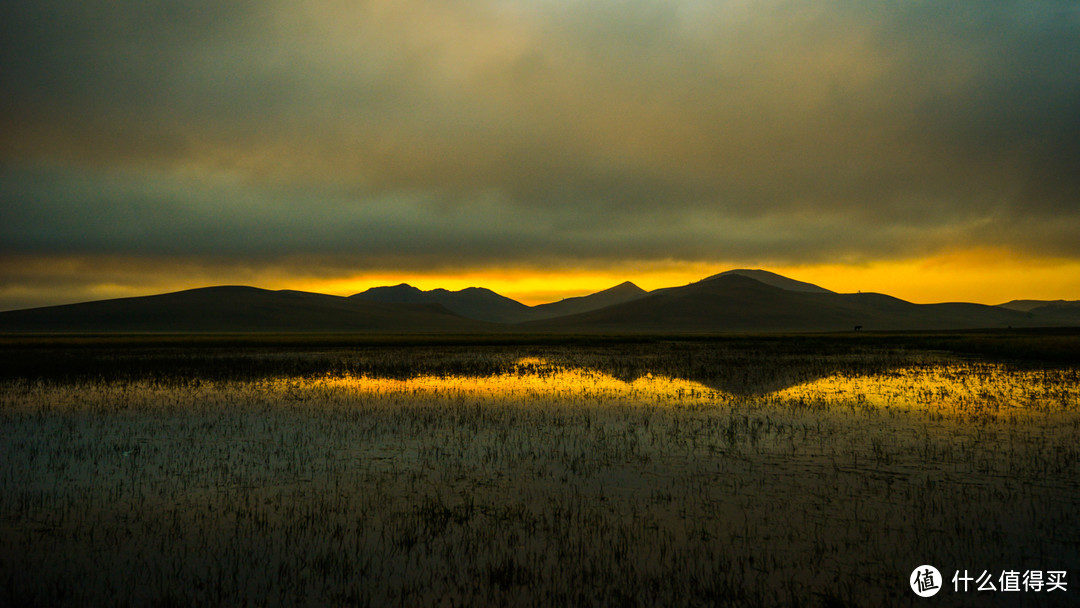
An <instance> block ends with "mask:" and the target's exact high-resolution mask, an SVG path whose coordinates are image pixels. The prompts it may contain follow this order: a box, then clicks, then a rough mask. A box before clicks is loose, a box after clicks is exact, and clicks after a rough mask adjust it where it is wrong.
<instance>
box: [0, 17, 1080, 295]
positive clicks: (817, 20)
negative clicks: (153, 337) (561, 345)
mask: <svg viewBox="0 0 1080 608" xmlns="http://www.w3.org/2000/svg"><path fill="white" fill-rule="evenodd" d="M24 4H25V3H24ZM170 6H172V7H173V8H171V9H170V11H169V14H168V18H167V19H165V18H162V16H161V15H159V14H158V13H157V12H156V11H158V9H156V8H152V7H149V8H148V7H145V6H143V5H141V4H139V3H136V2H132V1H130V0H121V1H119V2H101V1H100V0H91V1H90V2H84V3H79V7H78V8H77V9H76V8H71V7H70V6H65V5H64V4H63V3H47V4H46V5H42V6H38V5H36V4H35V5H33V6H30V5H25V6H20V7H19V8H18V9H15V8H12V9H5V12H4V13H3V15H0V16H2V17H3V18H2V19H0V37H2V39H3V40H4V41H5V45H6V46H5V52H4V53H3V55H2V56H0V85H2V86H3V90H4V92H5V97H4V99H5V101H4V102H3V104H2V105H3V107H2V108H0V109H2V110H3V111H2V112H0V203H2V206H3V209H4V211H3V222H0V311H2V310H11V309H15V308H24V307H34V306H44V305H50V304H60V303H66V302H78V301H83V300H88V299H101V298H111V297H121V296H132V295H147V294H151V293H160V292H162V291H170V290H180V289H189V288H195V287H203V286H208V285H228V284H242V285H253V286H256V287H262V288H266V289H295V290H307V291H317V292H320V293H330V294H335V295H351V294H353V293H357V292H360V291H363V290H365V289H368V288H371V287H376V286H384V285H397V284H400V283H408V284H410V285H413V286H415V287H418V288H420V289H424V290H431V289H437V288H443V289H449V290H459V289H462V288H466V287H472V286H476V287H486V288H488V289H491V290H493V291H495V292H497V293H499V294H502V295H505V296H507V297H510V298H514V299H517V300H519V301H521V302H523V303H525V304H530V305H531V304H538V303H544V302H550V301H553V300H559V299H562V298H566V297H573V296H580V295H585V294H589V293H594V292H596V291H598V290H601V289H605V288H607V287H611V286H614V285H617V284H620V283H622V282H624V281H632V282H633V283H635V284H636V285H638V286H639V287H641V288H643V289H645V290H652V289H656V288H661V287H671V286H677V285H685V284H687V283H691V282H694V281H698V280H700V279H702V278H705V277H708V276H711V275H714V274H717V273H720V272H723V271H726V270H729V269H734V268H760V269H765V270H769V271H772V272H775V273H779V274H782V275H784V276H789V277H791V278H794V279H797V280H800V281H806V282H810V283H814V284H817V285H820V286H821V287H824V288H826V289H830V290H833V291H837V292H855V291H873V292H880V293H886V294H890V295H894V296H896V297H899V298H902V299H906V300H909V301H912V302H918V303H928V302H941V301H971V302H978V303H985V304H997V303H1001V302H1005V301H1008V300H1012V299H1047V300H1056V299H1067V300H1072V299H1077V298H1080V279H1078V278H1077V277H1078V276H1080V272H1077V271H1078V269H1080V246H1078V243H1080V240H1078V239H1077V238H1076V235H1077V234H1080V177H1078V176H1080V171H1078V170H1077V167H1076V162H1075V161H1076V159H1077V158H1080V143H1078V142H1080V138H1078V137H1077V136H1076V134H1077V118H1076V117H1077V116H1080V107H1078V105H1077V101H1076V100H1077V95H1076V92H1077V91H1078V90H1080V54H1077V53H1076V52H1075V49H1076V42H1075V41H1076V40H1077V39H1078V37H1080V11H1078V10H1077V9H1076V7H1075V6H1072V5H1069V4H1068V3H1064V4H1062V3H1050V4H1040V5H1038V6H1035V5H1031V6H1029V5H1023V4H1021V3H995V4H993V5H991V6H983V5H980V6H979V7H978V8H975V7H974V6H972V7H964V8H957V7H956V6H954V5H953V3H947V2H920V3H900V4H896V3H892V4H890V3H876V2H870V3H845V2H837V1H833V0H826V1H824V2H822V3H815V4H814V5H813V6H811V5H808V4H806V3H803V2H793V1H791V0H780V1H777V2H762V3H747V2H710V3H702V2H685V1H674V2H666V3H661V4H657V3H649V2H641V1H638V0H629V1H627V2H617V3H612V2H598V3H550V2H534V1H528V0H526V1H513V2H510V1H507V0H478V1H476V2H450V3H439V2H429V1H427V0H400V1H397V2H368V3H362V4H360V5H357V6H348V5H346V4H343V3H335V2H325V1H323V0H300V1H298V2H291V3H264V4H258V3H255V4H249V3H242V5H238V6H233V5H232V4H228V6H221V7H216V8H214V9H212V10H211V9H208V8H207V7H206V6H204V5H203V4H201V3H192V2H188V1H186V0H181V1H179V2H176V3H172V4H171V5H170ZM43 24H49V27H45V26H44V25H43ZM46 49H47V52H46ZM117 49H123V52H122V53H118V51H117ZM930 49H933V50H932V51H931V50H930ZM1032 91H1037V92H1038V94H1037V95H1035V94H1032Z"/></svg>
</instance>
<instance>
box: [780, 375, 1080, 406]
mask: <svg viewBox="0 0 1080 608" xmlns="http://www.w3.org/2000/svg"><path fill="white" fill-rule="evenodd" d="M1068 373H1069V372H1062V371H1061V370H1026V371H1025V370H1016V369H1010V368H1008V367H1006V366H1004V365H1000V364H991V363H966V364H938V365H918V366H911V367H901V368H896V369H892V370H889V371H887V372H882V373H878V374H873V375H852V374H844V373H837V374H832V375H829V376H826V377H824V378H821V379H819V380H815V381H812V382H807V383H803V384H799V385H796V386H792V387H789V388H786V389H783V390H779V391H775V392H773V393H771V394H770V395H769V398H770V399H772V400H776V401H779V402H789V403H799V404H807V405H821V406H836V405H842V406H848V407H863V408H868V409H873V408H883V409H891V408H897V409H908V410H928V411H933V412H937V413H940V414H943V415H955V416H962V417H986V416H990V417H1001V416H1005V417H1015V416H1018V415H1023V414H1025V413H1026V414H1032V413H1038V412H1048V411H1062V410H1066V409H1076V406H1077V405H1078V404H1080V387H1078V385H1077V383H1076V382H1075V381H1074V380H1075V379H1072V381H1070V379H1069V378H1067V377H1064V376H1067V375H1068ZM1072 374H1073V375H1075V372H1072Z"/></svg>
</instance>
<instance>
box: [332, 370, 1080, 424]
mask: <svg viewBox="0 0 1080 608" xmlns="http://www.w3.org/2000/svg"><path fill="white" fill-rule="evenodd" d="M882 367H883V369H878V370H876V371H867V370H866V369H848V370H844V371H832V370H829V369H828V368H827V367H822V368H817V369H816V370H815V371H817V372H819V373H818V376H819V377H816V378H813V379H810V380H807V381H803V382H798V383H793V382H792V381H791V380H792V378H793V377H795V376H797V375H798V374H794V373H792V371H791V370H790V369H787V368H784V367H782V366H779V367H777V368H775V369H774V370H772V371H771V373H773V374H775V375H776V376H777V378H773V379H772V381H771V382H767V381H766V382H762V381H761V378H764V377H766V376H767V375H768V374H769V373H770V370H767V369H766V370H758V372H757V375H758V377H757V378H755V380H754V386H755V387H756V389H757V390H753V391H751V390H746V388H747V386H748V385H749V384H750V383H749V382H747V383H742V384H740V383H739V382H727V383H724V382H715V383H706V382H699V381H697V380H693V379H686V378H679V377H673V376H668V375H664V374H654V373H651V372H644V373H633V374H623V375H622V377H618V376H616V375H614V374H612V373H609V372H608V371H606V370H603V369H597V368H594V367H584V366H568V365H563V364H559V363H556V362H553V361H550V360H547V359H542V358H537V357H525V358H521V359H518V360H517V361H516V362H515V363H514V364H513V365H512V366H511V367H510V368H509V371H506V372H504V373H499V374H492V375H486V376H481V375H453V374H438V375H417V376H414V377H411V378H385V377H373V376H366V375H360V376H344V377H339V378H336V379H332V380H331V382H333V383H334V384H336V385H337V386H339V387H347V388H348V390H354V391H359V392H360V393H370V394H404V395H410V396H420V397H423V396H430V397H448V398H458V399H472V398H498V399H510V400H524V401H532V400H537V399H547V400H557V401H559V402H563V403H606V402H615V401H634V402H643V403H666V404H674V405H694V404H724V403H748V402H769V403H775V404H781V405H792V406H800V407H857V408H867V409H872V408H880V409H893V408H897V409H908V410H913V409H916V410H931V411H935V412H940V413H942V414H956V415H961V416H964V417H980V416H987V415H992V416H995V417H996V416H1000V415H1003V414H1007V415H1010V416H1012V415H1016V414H1018V413H1023V412H1027V413H1032V412H1046V411H1061V410H1068V409H1075V408H1076V407H1077V405H1078V404H1080V378H1078V377H1077V376H1078V371H1077V370H1069V369H1065V370H1050V369H1040V370H1018V369H1013V368H1009V367H1007V366H1004V365H1001V364H995V363H985V362H984V363H977V362H964V363H955V362H952V363H948V362H939V363H923V364H916V365H906V366H900V367H892V368H888V367H885V366H882ZM824 372H828V373H824ZM804 375H806V374H804ZM732 384H734V385H735V387H736V390H725V389H724V388H723V387H724V386H730V385H732ZM762 386H779V387H780V388H776V389H774V390H760V388H761V387H762Z"/></svg>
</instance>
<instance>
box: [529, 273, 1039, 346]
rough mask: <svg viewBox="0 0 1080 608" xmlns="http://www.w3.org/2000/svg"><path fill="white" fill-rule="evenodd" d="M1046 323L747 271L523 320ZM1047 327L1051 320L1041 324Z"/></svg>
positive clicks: (654, 327) (749, 328) (648, 325)
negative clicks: (782, 282) (771, 280)
mask: <svg viewBox="0 0 1080 608" xmlns="http://www.w3.org/2000/svg"><path fill="white" fill-rule="evenodd" d="M1033 324H1040V323H1039V322H1038V321H1036V320H1033V319H1032V318H1031V317H1028V315H1026V314H1025V313H1022V312H1018V311H1013V310H1006V309H1002V308H1000V307H996V306H984V305H981V304H964V303H950V304H912V303H911V302H906V301H904V300H900V299H898V298H893V297H891V296H886V295H882V294H876V293H859V294H837V293H831V292H826V293H812V292H808V291H792V290H788V289H781V288H778V287H774V286H772V285H766V284H764V283H762V282H760V281H758V280H756V279H753V278H750V277H747V276H743V275H741V274H738V273H736V274H726V275H718V276H716V277H712V278H709V279H706V280H703V281H699V282H697V283H692V284H690V285H686V286H683V287H675V288H669V289H665V290H658V291H656V292H652V293H651V294H649V296H647V297H645V298H641V299H639V300H635V301H633V302H626V303H623V304H617V305H614V306H609V307H607V308H604V309H601V310H596V311H592V312H587V313H582V314H577V315H571V316H568V317H560V318H558V319H550V320H546V321H539V322H533V323H526V324H523V326H522V327H523V328H525V327H527V328H529V329H533V330H537V331H559V332H563V331H565V332H611V333H621V332H657V333H662V332H690V333H706V332H762V331H850V330H852V329H854V328H855V326H860V327H861V328H862V329H865V330H868V331H874V330H910V329H967V328H983V327H1007V326H1010V325H1016V326H1022V325H1033ZM1042 324H1045V323H1042Z"/></svg>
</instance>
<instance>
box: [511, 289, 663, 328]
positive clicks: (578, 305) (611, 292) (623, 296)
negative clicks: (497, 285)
mask: <svg viewBox="0 0 1080 608" xmlns="http://www.w3.org/2000/svg"><path fill="white" fill-rule="evenodd" d="M648 293H649V292H647V291H645V290H644V289H642V288H640V287H638V286H637V285H634V284H633V283H631V282H630V281H626V282H624V283H620V284H618V285H616V286H615V287H609V288H608V289H605V290H603V291H598V292H596V293H594V294H590V295H587V296H579V297H576V298H566V299H565V300H559V301H558V302H551V303H550V304H538V305H536V306H533V307H532V310H533V318H536V319H550V318H554V317H562V316H566V315H573V314H578V313H582V312H589V311H591V310H599V309H601V308H605V307H608V306H613V305H615V304H622V303H623V302H631V301H633V300H638V299H641V298H644V297H645V296H646V295H648Z"/></svg>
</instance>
